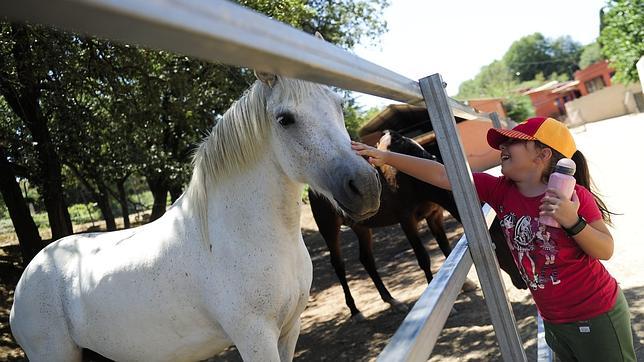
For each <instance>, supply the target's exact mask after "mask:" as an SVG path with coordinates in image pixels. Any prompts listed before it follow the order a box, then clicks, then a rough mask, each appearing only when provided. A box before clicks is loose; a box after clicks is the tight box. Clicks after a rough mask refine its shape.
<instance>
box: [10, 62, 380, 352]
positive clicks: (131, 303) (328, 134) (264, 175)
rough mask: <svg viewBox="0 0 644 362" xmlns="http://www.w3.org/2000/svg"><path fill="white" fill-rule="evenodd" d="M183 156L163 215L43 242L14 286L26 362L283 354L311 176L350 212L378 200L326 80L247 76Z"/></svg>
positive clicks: (299, 294)
mask: <svg viewBox="0 0 644 362" xmlns="http://www.w3.org/2000/svg"><path fill="white" fill-rule="evenodd" d="M258 78H259V80H258V81H256V82H255V84H254V85H253V86H252V87H251V88H250V89H249V91H248V92H247V93H246V94H245V95H244V96H243V97H241V98H240V99H239V100H238V101H237V102H236V103H235V104H234V105H233V106H232V107H231V108H230V109H229V110H228V111H227V112H226V113H225V114H224V116H223V119H222V120H221V121H220V122H219V123H218V124H217V125H216V126H215V127H214V128H213V129H212V132H211V134H210V135H209V136H208V137H207V138H206V139H205V141H204V142H203V143H202V144H201V146H200V147H199V149H198V151H197V153H196V155H195V158H194V171H193V176H192V180H191V182H190V185H189V186H188V189H187V191H186V192H185V193H184V195H182V197H181V198H180V199H179V200H177V201H176V202H175V203H174V205H172V207H171V208H170V209H168V211H167V212H166V213H165V215H164V216H163V217H161V218H160V219H158V220H157V221H154V222H152V223H150V224H147V225H144V226H141V227H138V228H135V229H129V230H122V231H116V232H111V233H93V234H83V235H72V236H68V237H66V238H63V239H61V240H58V241H56V242H54V243H52V244H51V245H49V246H47V247H46V248H45V249H43V250H42V251H41V252H40V253H39V254H38V255H37V256H36V257H35V258H34V259H33V260H32V262H31V263H30V264H29V266H28V267H27V268H26V269H25V271H24V273H23V275H22V278H21V279H20V282H19V283H18V285H17V286H16V292H15V301H14V304H13V308H12V309H11V317H10V322H11V330H12V332H13V335H14V337H15V339H16V341H17V342H18V344H20V346H21V347H22V348H23V349H24V351H25V352H26V354H27V356H28V358H29V359H30V361H32V362H39V361H65V362H69V361H79V360H81V358H82V349H84V348H86V349H90V350H93V351H95V352H98V353H100V354H101V355H103V356H105V357H108V358H111V359H113V360H118V361H195V360H202V359H206V358H208V357H211V356H213V355H215V354H217V353H218V352H220V351H222V350H223V349H225V348H226V347H227V346H229V345H231V344H235V345H236V346H237V348H238V350H239V352H240V353H241V356H242V357H243V359H244V360H246V361H280V360H281V361H290V360H291V359H292V358H293V353H294V350H295V343H296V341H297V338H298V335H299V331H300V314H301V313H302V311H303V310H304V307H305V305H306V303H307V300H308V297H309V290H310V286H311V280H312V264H311V259H310V257H309V254H308V252H307V249H306V247H305V245H304V241H303V239H302V234H301V231H300V200H301V195H302V189H303V184H304V183H308V184H310V185H311V186H312V187H314V188H315V189H316V190H318V191H319V192H322V193H323V194H325V196H327V197H328V198H329V199H331V200H335V201H336V202H337V204H338V207H339V208H340V209H341V210H342V211H344V212H346V213H347V214H349V215H350V216H351V217H352V218H356V219H359V220H360V219H365V218H368V217H370V216H372V215H373V214H375V213H376V212H377V210H378V207H379V193H380V185H379V182H378V176H377V174H376V171H375V170H374V169H373V168H372V167H371V166H370V165H369V164H368V163H367V162H366V161H365V160H364V159H362V158H360V157H359V156H357V155H356V154H354V153H353V152H352V150H351V145H350V139H349V135H348V134H347V132H346V129H345V128H344V119H343V116H342V107H341V99H340V97H339V96H338V95H337V94H335V93H334V92H332V91H331V90H330V89H329V88H328V87H326V86H321V85H318V84H313V83H308V82H304V81H299V80H293V79H287V78H283V77H276V76H274V75H266V74H264V75H258Z"/></svg>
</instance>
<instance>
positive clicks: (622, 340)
mask: <svg viewBox="0 0 644 362" xmlns="http://www.w3.org/2000/svg"><path fill="white" fill-rule="evenodd" d="M543 324H544V327H545V330H546V342H548V346H550V348H551V349H552V350H553V351H554V352H555V354H556V355H557V357H558V358H559V359H560V360H561V361H564V362H567V361H583V362H586V361H601V362H610V361H629V362H630V361H632V362H635V350H634V348H633V335H632V334H631V314H630V312H629V311H628V304H627V303H626V298H625V297H624V293H622V290H621V289H620V290H619V294H618V296H617V301H616V302H615V306H614V307H613V308H612V309H611V310H609V311H608V312H606V313H604V314H601V315H599V316H597V317H595V318H593V319H591V320H588V321H580V322H572V323H560V324H553V323H548V322H546V321H544V323H543Z"/></svg>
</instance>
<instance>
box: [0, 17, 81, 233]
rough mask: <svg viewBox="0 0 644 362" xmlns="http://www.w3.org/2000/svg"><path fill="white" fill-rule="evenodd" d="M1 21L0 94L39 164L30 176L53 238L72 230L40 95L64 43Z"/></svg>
mask: <svg viewBox="0 0 644 362" xmlns="http://www.w3.org/2000/svg"><path fill="white" fill-rule="evenodd" d="M0 25H1V27H0V32H1V38H0V93H1V94H2V96H3V97H4V99H5V101H6V102H7V104H8V105H9V106H10V107H11V109H12V110H13V111H14V112H15V114H16V115H17V116H18V117H19V118H20V119H21V120H22V122H23V123H24V125H25V126H26V129H27V130H28V132H29V133H30V137H31V139H32V142H33V143H34V148H35V151H36V159H37V167H38V179H37V180H35V181H36V183H37V184H38V185H39V187H40V188H41V189H42V195H43V197H44V201H45V206H46V208H47V215H48V217H49V225H50V227H51V231H52V238H53V239H58V238H61V237H63V236H65V235H69V234H71V233H72V225H71V219H70V217H69V212H68V211H67V206H66V204H65V199H64V194H63V190H62V176H61V162H60V158H59V155H58V152H57V150H56V145H55V143H54V142H53V140H52V136H51V132H50V130H49V128H48V122H49V120H48V117H47V116H48V115H47V110H45V109H43V107H42V103H41V100H42V97H43V93H44V92H46V91H47V88H48V86H49V85H50V84H51V82H50V75H51V74H52V73H53V72H56V71H57V68H59V67H60V65H61V64H65V60H66V50H67V49H68V48H67V46H66V43H65V41H64V36H61V34H60V33H58V32H55V31H45V30H43V31H34V30H33V29H34V28H32V27H29V26H26V25H19V24H11V25H8V24H0Z"/></svg>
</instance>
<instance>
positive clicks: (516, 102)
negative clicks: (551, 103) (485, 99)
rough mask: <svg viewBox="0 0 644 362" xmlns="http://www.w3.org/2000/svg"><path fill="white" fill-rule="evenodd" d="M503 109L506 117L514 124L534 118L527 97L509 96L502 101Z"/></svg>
mask: <svg viewBox="0 0 644 362" xmlns="http://www.w3.org/2000/svg"><path fill="white" fill-rule="evenodd" d="M503 107H504V108H505V113H506V114H507V115H508V117H509V118H510V119H512V120H513V121H515V122H521V121H523V120H525V119H527V118H530V117H533V116H534V107H533V106H532V102H531V101H530V97H528V96H521V95H518V94H516V95H511V96H509V97H508V98H506V99H505V100H504V101H503Z"/></svg>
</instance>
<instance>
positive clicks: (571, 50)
mask: <svg viewBox="0 0 644 362" xmlns="http://www.w3.org/2000/svg"><path fill="white" fill-rule="evenodd" d="M581 51H582V46H581V44H579V43H578V42H575V41H573V40H572V38H570V36H563V37H559V38H557V39H554V40H553V39H548V38H546V37H544V36H543V35H542V34H541V33H534V34H532V35H528V36H524V37H522V38H520V39H519V40H517V41H515V42H514V43H512V45H511V46H510V49H508V51H507V52H506V53H505V55H504V57H503V60H504V62H505V63H506V64H507V66H508V68H509V70H510V73H511V74H513V75H514V76H516V77H517V78H518V79H519V80H521V81H526V80H531V79H534V77H535V76H536V75H537V73H539V72H542V73H543V74H544V75H545V76H546V77H549V76H550V75H551V74H552V73H558V74H568V76H569V77H570V78H572V76H573V73H574V71H576V70H577V69H578V67H577V63H578V62H579V57H580V55H581Z"/></svg>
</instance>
